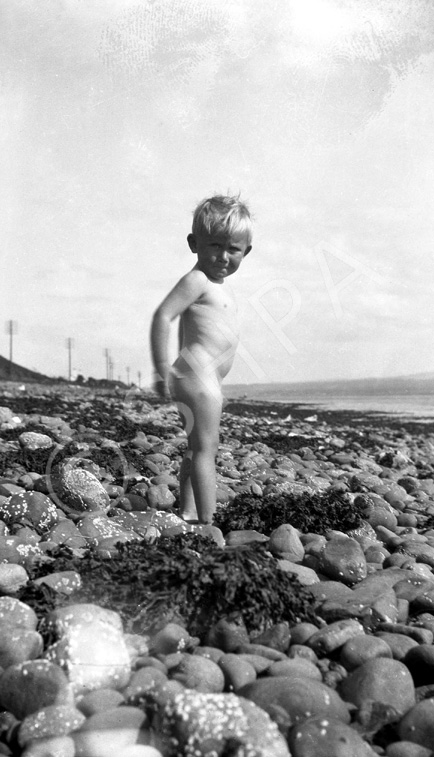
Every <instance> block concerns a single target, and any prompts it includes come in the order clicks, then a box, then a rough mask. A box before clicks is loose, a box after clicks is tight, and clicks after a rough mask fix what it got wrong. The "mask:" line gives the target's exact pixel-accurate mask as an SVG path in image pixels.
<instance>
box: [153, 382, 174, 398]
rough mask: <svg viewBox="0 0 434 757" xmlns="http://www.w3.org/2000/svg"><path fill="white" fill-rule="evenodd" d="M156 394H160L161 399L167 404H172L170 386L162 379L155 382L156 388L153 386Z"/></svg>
mask: <svg viewBox="0 0 434 757" xmlns="http://www.w3.org/2000/svg"><path fill="white" fill-rule="evenodd" d="M153 389H154V392H156V394H158V396H159V397H161V399H163V400H165V401H166V402H170V401H171V399H172V397H171V394H170V389H169V384H168V382H167V381H164V379H162V378H159V377H158V378H156V379H155V380H154V386H153Z"/></svg>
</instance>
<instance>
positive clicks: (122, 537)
mask: <svg viewBox="0 0 434 757" xmlns="http://www.w3.org/2000/svg"><path fill="white" fill-rule="evenodd" d="M77 528H78V531H79V532H80V535H81V536H83V537H84V538H85V539H86V543H87V544H88V545H90V544H94V545H98V544H99V543H100V542H101V541H102V540H104V539H111V538H115V539H118V540H119V541H132V540H134V539H137V535H136V534H135V533H134V532H133V531H128V530H127V529H126V528H124V527H123V526H121V525H120V524H119V523H116V522H114V521H113V520H112V518H108V517H107V516H106V515H105V514H104V513H89V514H87V515H85V516H84V517H83V518H81V520H79V521H78V523H77Z"/></svg>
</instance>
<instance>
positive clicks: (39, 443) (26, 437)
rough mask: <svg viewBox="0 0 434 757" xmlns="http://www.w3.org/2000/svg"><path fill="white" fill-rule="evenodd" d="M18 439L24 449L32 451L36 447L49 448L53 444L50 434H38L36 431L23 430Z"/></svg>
mask: <svg viewBox="0 0 434 757" xmlns="http://www.w3.org/2000/svg"><path fill="white" fill-rule="evenodd" d="M18 441H19V443H20V444H21V446H22V447H24V449H27V450H30V451H31V452H34V451H35V450H37V449H50V447H53V446H54V442H53V440H52V438H51V436H48V434H40V433H38V432H36V431H23V433H22V434H20V435H19V437H18Z"/></svg>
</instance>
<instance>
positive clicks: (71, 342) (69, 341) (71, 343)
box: [66, 336, 74, 381]
mask: <svg viewBox="0 0 434 757" xmlns="http://www.w3.org/2000/svg"><path fill="white" fill-rule="evenodd" d="M73 346H74V340H73V339H72V338H71V337H70V336H69V337H68V339H67V340H66V349H67V350H68V381H71V379H72V370H71V351H72V348H73Z"/></svg>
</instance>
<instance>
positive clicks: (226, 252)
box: [220, 248, 229, 263]
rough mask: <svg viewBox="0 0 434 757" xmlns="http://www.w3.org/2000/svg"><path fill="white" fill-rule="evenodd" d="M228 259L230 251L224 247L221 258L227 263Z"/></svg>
mask: <svg viewBox="0 0 434 757" xmlns="http://www.w3.org/2000/svg"><path fill="white" fill-rule="evenodd" d="M228 259H229V253H228V251H227V250H226V249H225V248H222V249H221V250H220V260H222V261H224V262H225V263H227V261H228Z"/></svg>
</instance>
